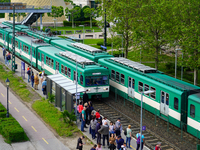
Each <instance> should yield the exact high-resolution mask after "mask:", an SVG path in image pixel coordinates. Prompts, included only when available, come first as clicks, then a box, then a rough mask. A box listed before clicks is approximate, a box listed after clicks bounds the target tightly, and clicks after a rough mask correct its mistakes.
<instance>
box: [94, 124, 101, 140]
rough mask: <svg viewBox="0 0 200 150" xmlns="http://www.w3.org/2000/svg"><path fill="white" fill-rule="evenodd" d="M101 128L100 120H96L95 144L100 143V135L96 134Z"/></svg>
mask: <svg viewBox="0 0 200 150" xmlns="http://www.w3.org/2000/svg"><path fill="white" fill-rule="evenodd" d="M100 128H101V120H98V122H97V124H96V129H95V132H96V134H97V143H101V134H100V133H99V132H98V130H99V129H100Z"/></svg>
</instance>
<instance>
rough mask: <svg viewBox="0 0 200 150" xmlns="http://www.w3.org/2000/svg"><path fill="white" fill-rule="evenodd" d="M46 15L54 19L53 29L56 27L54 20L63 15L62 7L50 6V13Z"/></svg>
mask: <svg viewBox="0 0 200 150" xmlns="http://www.w3.org/2000/svg"><path fill="white" fill-rule="evenodd" d="M47 15H48V16H49V17H53V18H54V28H55V26H56V22H55V21H56V18H58V17H62V16H63V15H64V12H63V7H62V6H58V7H56V6H52V12H51V13H47Z"/></svg>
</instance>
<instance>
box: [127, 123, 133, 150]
mask: <svg viewBox="0 0 200 150" xmlns="http://www.w3.org/2000/svg"><path fill="white" fill-rule="evenodd" d="M126 132H127V135H126V147H127V148H130V149H132V148H131V147H130V145H131V138H132V135H131V132H132V130H131V125H128V128H126Z"/></svg>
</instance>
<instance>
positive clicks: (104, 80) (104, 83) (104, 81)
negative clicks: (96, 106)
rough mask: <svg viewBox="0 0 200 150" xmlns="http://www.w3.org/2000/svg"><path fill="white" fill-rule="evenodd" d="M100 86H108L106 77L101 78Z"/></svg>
mask: <svg viewBox="0 0 200 150" xmlns="http://www.w3.org/2000/svg"><path fill="white" fill-rule="evenodd" d="M102 85H108V76H103V81H102Z"/></svg>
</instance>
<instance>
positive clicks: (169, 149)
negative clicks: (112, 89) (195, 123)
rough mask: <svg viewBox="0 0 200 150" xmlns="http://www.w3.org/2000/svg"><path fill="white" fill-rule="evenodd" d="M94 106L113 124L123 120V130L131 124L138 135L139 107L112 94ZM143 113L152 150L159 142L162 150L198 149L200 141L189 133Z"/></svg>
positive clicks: (146, 138) (147, 141) (134, 132)
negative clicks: (197, 145) (119, 119)
mask: <svg viewBox="0 0 200 150" xmlns="http://www.w3.org/2000/svg"><path fill="white" fill-rule="evenodd" d="M93 105H94V108H95V109H100V113H101V114H102V115H103V116H106V117H107V118H108V119H109V120H110V121H112V122H115V121H116V120H117V118H121V123H122V126H123V128H126V127H127V126H128V125H129V124H130V125H131V129H132V132H133V134H132V135H133V137H135V135H136V133H138V131H139V129H140V124H139V123H140V107H139V106H136V105H135V106H133V103H132V102H129V101H127V100H126V101H124V99H123V98H120V97H118V98H117V101H115V98H114V96H113V95H112V94H111V96H110V97H109V98H107V99H104V100H102V101H94V102H93ZM133 109H134V111H133ZM143 113H144V118H143V125H145V126H146V127H147V129H146V131H143V134H144V136H145V143H146V145H147V146H148V147H149V148H150V149H152V150H153V149H154V147H155V145H156V144H157V142H158V141H159V142H162V150H195V149H196V144H197V143H198V141H197V140H196V138H195V137H193V136H192V135H190V134H188V133H187V132H181V130H180V129H179V128H177V127H175V126H173V125H171V124H168V123H167V122H166V121H164V120H162V119H161V118H158V117H157V118H156V119H155V115H154V114H152V113H150V112H148V111H145V110H143ZM167 128H168V130H167ZM181 135H182V138H181ZM196 142H197V143H196Z"/></svg>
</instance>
